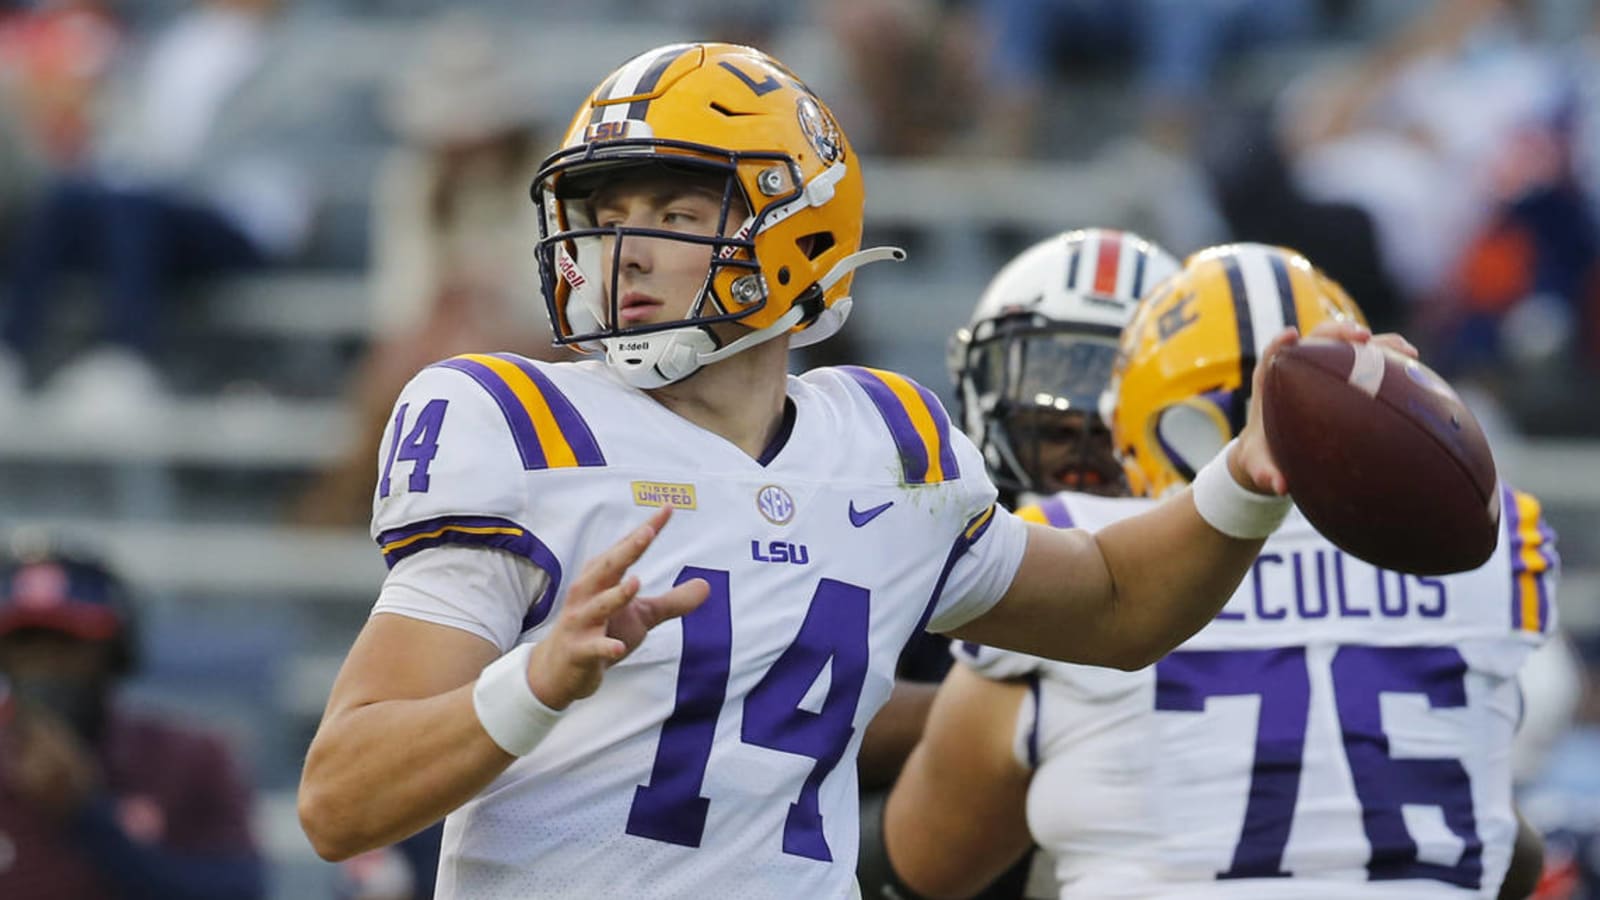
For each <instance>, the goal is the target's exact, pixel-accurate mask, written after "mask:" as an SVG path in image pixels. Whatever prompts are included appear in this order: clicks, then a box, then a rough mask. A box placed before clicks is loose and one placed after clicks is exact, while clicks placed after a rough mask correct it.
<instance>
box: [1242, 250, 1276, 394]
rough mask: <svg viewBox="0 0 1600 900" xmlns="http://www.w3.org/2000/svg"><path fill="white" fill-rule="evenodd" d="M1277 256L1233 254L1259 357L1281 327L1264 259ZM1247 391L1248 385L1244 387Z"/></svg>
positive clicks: (1273, 281) (1269, 253) (1272, 281)
mask: <svg viewBox="0 0 1600 900" xmlns="http://www.w3.org/2000/svg"><path fill="white" fill-rule="evenodd" d="M1275 255H1277V251H1274V250H1265V251H1263V250H1257V249H1254V248H1249V249H1245V250H1243V251H1241V252H1240V253H1238V254H1236V255H1235V258H1236V259H1237V265H1238V267H1239V272H1240V273H1241V275H1242V276H1243V281H1244V291H1245V293H1244V296H1245V303H1246V305H1247V306H1248V307H1249V309H1250V323H1251V331H1252V332H1253V335H1254V337H1255V339H1256V342H1255V346H1254V347H1253V348H1252V349H1253V350H1254V351H1255V357H1256V359H1260V358H1261V354H1262V351H1264V350H1266V349H1267V343H1268V342H1269V341H1271V340H1272V339H1273V338H1275V337H1277V336H1278V333H1279V332H1281V331H1283V329H1284V325H1285V323H1284V321H1283V299H1284V298H1283V295H1282V293H1281V292H1280V291H1279V288H1278V282H1277V280H1276V279H1275V278H1274V277H1273V271H1272V267H1271V266H1270V265H1269V264H1268V262H1267V261H1268V260H1269V259H1270V258H1272V257H1273V256H1275ZM1245 389H1246V390H1249V385H1248V384H1247V385H1246V386H1245Z"/></svg>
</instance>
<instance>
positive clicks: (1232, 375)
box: [1101, 244, 1366, 496]
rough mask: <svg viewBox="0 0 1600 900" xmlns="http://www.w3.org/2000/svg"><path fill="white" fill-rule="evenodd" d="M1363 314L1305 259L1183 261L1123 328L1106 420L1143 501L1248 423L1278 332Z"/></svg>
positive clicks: (1230, 248) (1226, 252)
mask: <svg viewBox="0 0 1600 900" xmlns="http://www.w3.org/2000/svg"><path fill="white" fill-rule="evenodd" d="M1328 320H1334V321H1348V320H1354V321H1357V322H1362V323H1363V324H1365V322H1366V319H1365V317H1363V316H1362V314H1361V310H1360V309H1359V308H1358V307H1357V306H1356V304H1355V302H1354V301H1353V300H1351V299H1350V296H1349V295H1348V294H1346V293H1345V291H1344V288H1342V287H1340V286H1339V284H1338V283H1337V282H1335V281H1333V279H1331V278H1329V277H1327V276H1326V275H1324V274H1323V273H1322V272H1321V271H1320V270H1319V269H1317V268H1316V267H1315V266H1313V265H1312V264H1311V263H1310V261H1308V260H1307V259H1306V258H1305V257H1304V256H1301V255H1300V254H1299V253H1296V252H1295V251H1293V250H1289V249H1286V248H1283V247H1272V246H1268V245H1265V244H1225V245H1222V246H1219V247H1211V248H1209V249H1206V250H1202V251H1200V252H1199V253H1196V254H1194V255H1193V256H1190V257H1189V258H1188V260H1186V261H1185V262H1184V267H1183V270H1182V271H1181V272H1179V273H1178V274H1177V275H1176V276H1174V277H1172V278H1170V279H1168V280H1167V281H1166V282H1164V283H1163V284H1162V285H1160V286H1159V287H1158V288H1156V290H1155V291H1154V292H1153V293H1151V294H1150V295H1148V296H1147V297H1145V299H1144V300H1143V301H1142V302H1141V303H1140V304H1139V308H1138V310H1137V311H1136V312H1135V313H1134V316H1133V321H1131V322H1130V323H1129V324H1128V327H1127V328H1126V329H1125V330H1124V331H1123V333H1122V341H1121V345H1120V346H1119V348H1118V351H1117V362H1116V364H1115V366H1114V367H1113V369H1112V374H1111V384H1110V386H1109V387H1107V388H1106V393H1105V394H1104V395H1103V397H1102V410H1101V412H1102V414H1103V415H1104V416H1105V419H1106V421H1107V422H1109V423H1110V424H1111V439H1112V441H1113V444H1114V446H1115V447H1116V448H1117V453H1118V455H1119V456H1120V457H1121V459H1122V463H1123V467H1124V469H1125V470H1126V471H1127V475H1128V483H1129V486H1130V487H1131V488H1132V489H1133V492H1134V493H1135V494H1137V495H1141V496H1160V495H1162V494H1165V493H1168V492H1170V491H1173V490H1175V489H1177V488H1181V487H1183V486H1184V485H1185V484H1188V483H1189V481H1190V480H1191V479H1193V478H1194V475H1195V472H1196V471H1197V470H1198V469H1199V468H1200V467H1201V466H1203V465H1205V463H1206V462H1208V461H1209V460H1210V459H1211V458H1212V457H1213V456H1215V455H1216V454H1217V453H1218V452H1220V451H1221V450H1222V448H1223V447H1224V446H1225V445H1226V444H1227V443H1228V441H1230V440H1232V439H1233V438H1234V437H1235V436H1236V435H1238V433H1239V432H1240V431H1241V430H1242V429H1243V428H1244V423H1245V416H1246V413H1247V412H1248V411H1249V409H1250V389H1251V379H1252V377H1253V376H1254V374H1255V367H1256V361H1257V359H1259V358H1260V355H1261V352H1262V350H1263V349H1264V348H1265V347H1266V345H1267V343H1268V342H1269V341H1271V340H1272V339H1273V338H1274V337H1276V336H1277V335H1278V333H1279V332H1281V331H1282V330H1283V329H1284V328H1285V327H1288V326H1295V327H1298V328H1299V329H1300V331H1301V333H1302V334H1303V333H1306V332H1309V331H1310V330H1311V329H1312V328H1313V327H1315V326H1316V325H1317V324H1318V323H1321V322H1324V321H1328Z"/></svg>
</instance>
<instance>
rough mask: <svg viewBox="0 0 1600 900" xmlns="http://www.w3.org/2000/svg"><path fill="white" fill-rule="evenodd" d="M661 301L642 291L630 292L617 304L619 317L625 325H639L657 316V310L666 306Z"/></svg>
mask: <svg viewBox="0 0 1600 900" xmlns="http://www.w3.org/2000/svg"><path fill="white" fill-rule="evenodd" d="M665 305H666V304H664V303H662V302H661V301H660V300H657V299H656V298H654V297H652V296H650V295H649V294H646V293H644V292H642V291H629V292H627V293H626V294H623V295H622V302H620V303H618V304H617V317H618V318H619V319H620V320H621V324H623V325H637V324H638V323H640V322H643V321H645V320H646V319H649V318H652V317H654V316H655V313H656V310H658V309H660V308H661V307H663V306H665Z"/></svg>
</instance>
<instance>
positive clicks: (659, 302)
mask: <svg viewBox="0 0 1600 900" xmlns="http://www.w3.org/2000/svg"><path fill="white" fill-rule="evenodd" d="M724 189H725V181H724V179H722V178H721V177H715V178H702V177H696V176H687V175H674V174H665V173H663V174H646V175H634V176H626V177H623V178H619V179H616V180H614V181H612V182H609V183H607V184H604V185H602V186H601V187H599V188H597V189H596V190H595V193H594V195H593V197H592V198H591V199H590V204H591V207H592V209H593V211H594V217H595V224H596V225H597V226H599V227H601V228H611V227H615V226H619V225H620V226H623V227H628V228H653V229H659V230H663V231H675V232H680V233H682V234H686V235H698V236H702V237H713V236H716V235H717V233H718V228H719V226H721V227H722V230H723V231H724V232H725V233H731V231H732V230H733V229H735V228H737V227H738V226H739V224H740V223H742V222H743V221H744V218H745V213H744V208H743V203H741V202H738V201H737V200H735V202H733V203H732V204H730V209H729V211H728V215H727V223H726V224H724V223H723V212H722V207H723V193H724ZM601 246H602V253H603V256H602V259H603V260H605V265H606V267H607V268H608V269H610V267H611V265H612V261H613V260H615V265H616V278H615V282H614V286H615V291H616V293H617V298H616V300H617V302H616V310H617V316H618V317H619V320H620V321H618V322H616V323H608V324H615V325H616V326H618V327H622V328H636V327H639V326H641V325H654V324H657V323H661V322H671V321H677V320H679V319H682V318H684V317H685V316H686V315H688V314H689V312H690V309H691V307H692V306H693V305H694V302H695V300H696V299H698V298H699V296H700V293H701V291H702V290H704V288H705V284H706V274H707V272H708V271H709V270H710V266H711V245H709V244H695V243H690V242H688V241H677V240H672V239H670V238H650V237H639V236H637V235H632V236H627V237H624V238H622V239H621V244H620V247H619V246H618V239H617V238H616V237H614V236H606V237H604V238H603V239H602V241H601ZM601 282H602V284H603V285H604V287H605V290H606V305H607V307H608V308H609V307H610V306H611V305H612V304H611V299H612V298H611V291H612V290H613V280H612V279H611V278H604V279H602V280H601Z"/></svg>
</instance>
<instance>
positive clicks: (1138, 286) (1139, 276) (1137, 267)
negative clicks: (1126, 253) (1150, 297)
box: [1131, 249, 1150, 300]
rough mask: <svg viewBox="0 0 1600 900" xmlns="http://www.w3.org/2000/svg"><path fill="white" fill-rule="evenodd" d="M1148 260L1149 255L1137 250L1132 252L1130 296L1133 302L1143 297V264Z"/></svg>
mask: <svg viewBox="0 0 1600 900" xmlns="http://www.w3.org/2000/svg"><path fill="white" fill-rule="evenodd" d="M1149 259H1150V254H1149V253H1145V252H1142V251H1140V250H1137V249H1136V250H1134V251H1133V290H1132V292H1131V296H1132V297H1133V299H1135V300H1138V299H1139V298H1140V297H1143V296H1144V264H1145V263H1146V262H1148V261H1149Z"/></svg>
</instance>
